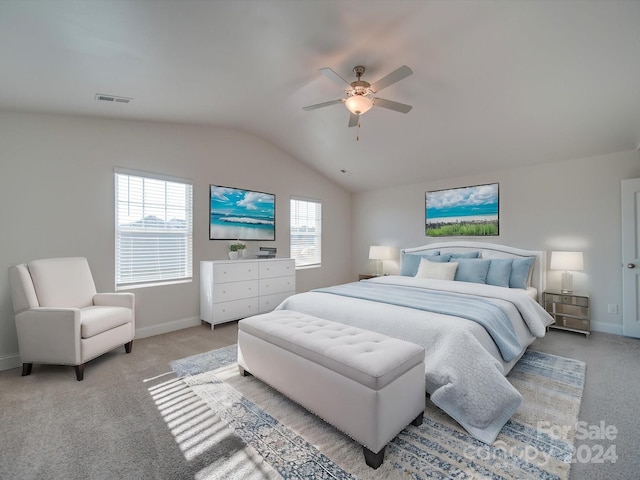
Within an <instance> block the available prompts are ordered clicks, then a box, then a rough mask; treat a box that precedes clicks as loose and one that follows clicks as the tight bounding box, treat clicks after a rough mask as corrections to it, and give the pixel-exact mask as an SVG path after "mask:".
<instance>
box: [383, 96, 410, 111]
mask: <svg viewBox="0 0 640 480" xmlns="http://www.w3.org/2000/svg"><path fill="white" fill-rule="evenodd" d="M373 104H374V105H376V106H378V107H382V108H388V109H389V110H395V111H396V112H401V113H409V112H410V111H411V109H412V108H413V107H412V106H411V105H407V104H405V103H398V102H393V101H391V100H385V99H384V98H374V99H373Z"/></svg>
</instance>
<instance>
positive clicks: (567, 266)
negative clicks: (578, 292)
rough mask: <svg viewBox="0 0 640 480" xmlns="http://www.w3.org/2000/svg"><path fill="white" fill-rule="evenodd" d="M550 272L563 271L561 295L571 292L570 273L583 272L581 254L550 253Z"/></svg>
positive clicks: (571, 275) (571, 276)
mask: <svg viewBox="0 0 640 480" xmlns="http://www.w3.org/2000/svg"><path fill="white" fill-rule="evenodd" d="M550 267H551V270H563V272H562V293H571V292H573V273H571V272H572V271H574V272H575V271H581V270H584V260H583V258H582V252H551V265H550Z"/></svg>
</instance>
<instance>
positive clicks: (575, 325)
mask: <svg viewBox="0 0 640 480" xmlns="http://www.w3.org/2000/svg"><path fill="white" fill-rule="evenodd" d="M555 326H556V327H563V328H570V329H573V330H580V331H585V332H587V331H589V321H588V320H587V319H580V318H573V317H565V316H563V315H556V324H555Z"/></svg>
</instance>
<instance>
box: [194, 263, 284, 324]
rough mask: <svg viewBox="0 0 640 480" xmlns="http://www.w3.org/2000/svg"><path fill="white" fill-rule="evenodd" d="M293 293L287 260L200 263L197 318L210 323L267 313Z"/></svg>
mask: <svg viewBox="0 0 640 480" xmlns="http://www.w3.org/2000/svg"><path fill="white" fill-rule="evenodd" d="M294 293H296V266H295V260H293V259H291V258H270V259H262V260H257V259H256V260H219V261H204V260H203V261H201V262H200V318H201V319H202V320H204V321H205V322H207V323H210V324H211V328H213V327H214V325H217V324H219V323H224V322H228V321H231V320H237V319H239V318H245V317H249V316H251V315H257V314H259V313H265V312H270V311H271V310H273V309H274V308H276V307H277V306H278V305H279V304H280V302H282V301H283V300H284V299H285V298H287V297H289V296H290V295H293V294H294Z"/></svg>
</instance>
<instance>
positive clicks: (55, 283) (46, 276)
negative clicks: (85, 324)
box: [29, 257, 96, 308]
mask: <svg viewBox="0 0 640 480" xmlns="http://www.w3.org/2000/svg"><path fill="white" fill-rule="evenodd" d="M29 273H30V274H31V279H32V281H33V286H34V287H35V291H36V295H37V296H38V302H39V303H40V306H41V307H63V308H83V307H88V306H89V305H93V296H94V295H95V294H96V286H95V284H94V283H93V277H92V276H91V270H89V263H88V262H87V259H86V258H84V257H68V258H47V259H44V260H34V261H32V262H30V263H29Z"/></svg>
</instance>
